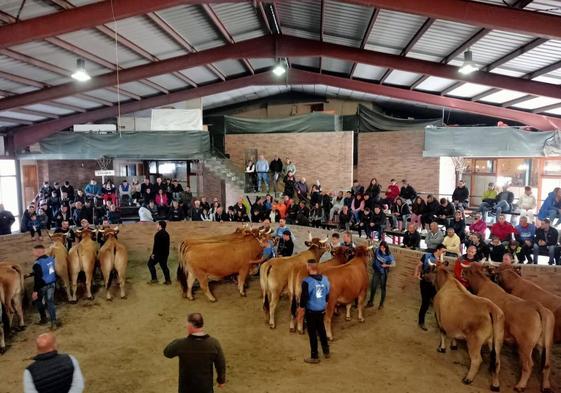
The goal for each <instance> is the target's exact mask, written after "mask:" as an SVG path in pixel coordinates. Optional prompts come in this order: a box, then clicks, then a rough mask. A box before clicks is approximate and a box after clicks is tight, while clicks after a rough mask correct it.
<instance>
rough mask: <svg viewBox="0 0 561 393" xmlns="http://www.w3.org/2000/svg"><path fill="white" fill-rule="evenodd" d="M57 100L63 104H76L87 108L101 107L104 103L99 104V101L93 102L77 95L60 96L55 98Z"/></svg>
mask: <svg viewBox="0 0 561 393" xmlns="http://www.w3.org/2000/svg"><path fill="white" fill-rule="evenodd" d="M54 101H55V102H60V103H62V104H68V105H76V106H79V107H81V108H85V109H93V108H99V107H101V106H102V105H100V104H98V103H97V102H93V101H86V100H84V99H82V98H77V97H64V98H59V99H57V100H54Z"/></svg>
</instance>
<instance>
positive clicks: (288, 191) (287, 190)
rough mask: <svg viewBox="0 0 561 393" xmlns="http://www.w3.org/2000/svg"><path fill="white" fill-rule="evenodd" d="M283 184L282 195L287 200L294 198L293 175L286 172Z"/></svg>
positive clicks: (294, 183) (294, 182)
mask: <svg viewBox="0 0 561 393" xmlns="http://www.w3.org/2000/svg"><path fill="white" fill-rule="evenodd" d="M283 183H284V195H287V196H288V197H289V198H294V193H295V191H296V178H295V177H294V173H293V172H291V171H288V173H287V174H286V176H285V177H284V179H283Z"/></svg>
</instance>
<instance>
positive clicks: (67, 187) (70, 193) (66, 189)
mask: <svg viewBox="0 0 561 393" xmlns="http://www.w3.org/2000/svg"><path fill="white" fill-rule="evenodd" d="M60 191H61V194H62V193H66V195H67V197H68V199H69V200H71V201H73V200H74V197H75V195H74V187H72V185H71V184H70V182H69V181H68V180H65V181H64V184H63V185H62V186H61V187H60Z"/></svg>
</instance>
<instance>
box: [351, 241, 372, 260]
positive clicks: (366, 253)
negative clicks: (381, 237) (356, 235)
mask: <svg viewBox="0 0 561 393" xmlns="http://www.w3.org/2000/svg"><path fill="white" fill-rule="evenodd" d="M373 249H374V245H372V244H370V245H362V244H361V245H360V246H357V247H356V250H355V257H359V258H361V257H366V258H371V257H372V250H373Z"/></svg>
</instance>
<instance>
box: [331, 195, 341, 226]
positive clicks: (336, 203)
mask: <svg viewBox="0 0 561 393" xmlns="http://www.w3.org/2000/svg"><path fill="white" fill-rule="evenodd" d="M343 203H344V201H343V191H339V192H338V193H337V196H334V197H333V199H332V200H331V204H332V205H333V206H332V207H331V209H330V210H329V221H330V222H333V218H334V216H335V213H337V214H338V213H339V212H340V211H341V209H342V208H343Z"/></svg>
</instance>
